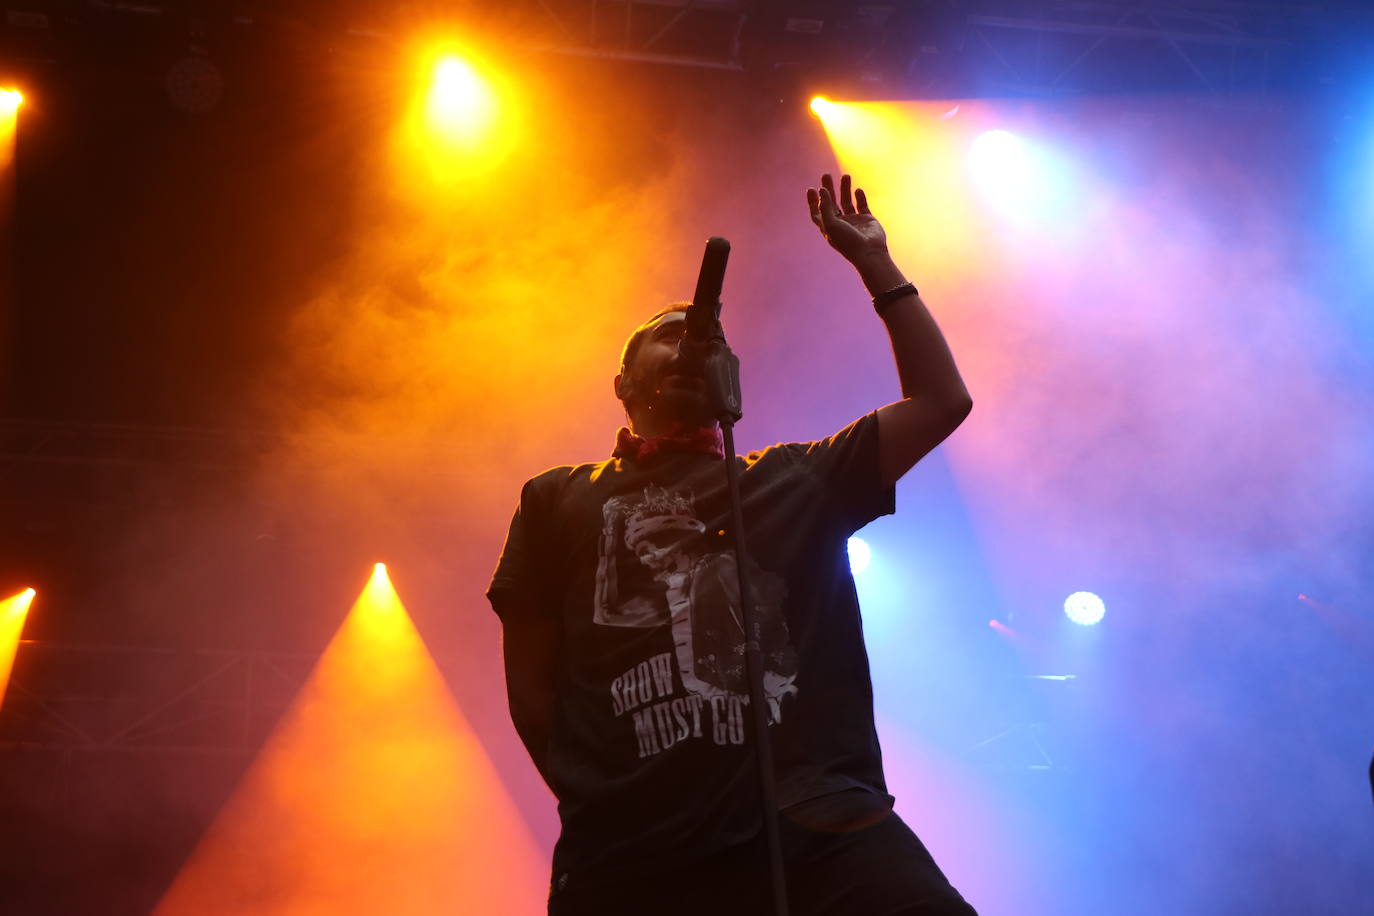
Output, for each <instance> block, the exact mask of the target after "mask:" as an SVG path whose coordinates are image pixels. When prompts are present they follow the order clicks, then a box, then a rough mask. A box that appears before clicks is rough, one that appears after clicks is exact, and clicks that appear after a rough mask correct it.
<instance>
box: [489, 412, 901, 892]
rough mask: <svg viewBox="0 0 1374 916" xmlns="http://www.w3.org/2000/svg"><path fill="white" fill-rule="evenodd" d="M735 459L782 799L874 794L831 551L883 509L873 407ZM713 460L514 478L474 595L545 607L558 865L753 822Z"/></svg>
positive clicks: (663, 862)
mask: <svg viewBox="0 0 1374 916" xmlns="http://www.w3.org/2000/svg"><path fill="white" fill-rule="evenodd" d="M736 461H737V462H739V467H740V471H741V474H740V489H741V493H742V496H743V500H744V518H745V527H746V531H747V542H748V550H747V553H748V563H749V568H748V573H749V578H750V590H751V591H752V592H753V593H754V607H755V614H757V615H758V619H759V621H760V625H761V631H762V637H763V638H762V649H763V654H764V661H765V664H764V668H765V675H764V690H765V693H766V695H767V697H768V705H769V721H770V724H771V728H770V735H771V736H772V740H773V750H774V759H775V765H776V771H777V778H778V801H779V805H780V806H782V807H786V806H788V805H791V804H795V803H798V802H802V801H805V800H807V799H810V798H816V797H818V796H821V795H826V794H829V793H833V792H839V791H843V790H845V789H852V788H861V789H866V790H868V791H870V792H876V793H880V794H886V786H885V784H884V781H883V773H882V761H881V755H880V751H879V748H878V738H877V733H876V731H875V729H874V726H873V692H872V684H871V681H870V678H869V669H868V656H867V653H866V652H865V650H864V644H863V637H862V632H861V628H860V621H859V605H858V598H857V596H856V594H855V590H854V580H853V577H852V576H851V574H850V570H849V560H848V552H847V541H848V538H849V536H850V535H851V534H852V533H853V532H854V531H856V530H858V529H859V528H861V527H863V526H864V525H865V524H867V523H868V522H869V521H871V520H873V519H874V518H876V517H878V516H880V515H885V514H888V513H890V512H892V511H893V488H892V487H890V486H888V487H884V486H883V485H882V484H881V481H880V477H879V471H878V420H877V416H876V414H869V415H868V416H865V417H863V418H861V419H859V420H857V421H855V422H854V423H852V424H850V425H849V426H847V427H845V428H844V429H842V430H840V431H839V432H838V433H836V434H835V435H833V436H831V437H829V438H828V439H824V440H821V441H818V442H804V443H789V444H782V445H775V446H771V447H769V448H766V449H764V450H763V451H761V452H754V453H751V454H749V455H748V456H747V457H744V458H737V459H736ZM721 465H722V462H721V461H720V460H719V459H716V458H712V457H710V456H709V455H703V454H699V453H669V454H665V455H658V456H655V457H654V458H652V459H650V460H647V461H645V462H644V463H643V464H637V463H635V462H634V461H630V460H624V459H620V458H612V459H610V460H607V461H603V462H600V463H598V464H583V465H578V466H575V467H558V468H553V469H552V470H549V471H546V472H544V473H543V474H540V475H539V476H537V477H535V478H533V479H532V480H530V481H529V482H528V483H526V484H525V487H524V489H523V491H522V492H521V496H520V506H519V508H518V509H517V511H516V513H515V517H514V519H513V520H512V522H511V527H510V533H509V535H508V537H507V539H506V545H505V548H504V550H503V551H502V554H501V560H500V563H499V564H498V566H497V569H496V573H495V575H494V576H493V578H492V582H491V586H490V588H489V590H488V593H487V594H488V597H489V598H491V600H492V604H493V606H494V607H496V609H497V610H498V612H502V613H511V611H510V610H509V609H510V608H514V607H523V608H527V609H528V610H529V612H530V613H537V614H546V615H550V616H552V617H556V618H557V619H558V620H559V621H561V627H562V634H563V642H562V646H563V649H562V654H561V659H560V671H559V675H558V685H559V686H558V701H557V706H556V711H555V715H554V726H553V734H552V738H551V743H550V747H549V756H548V762H549V763H548V770H549V778H550V783H551V788H552V789H553V791H554V794H555V795H556V796H557V797H558V810H559V817H560V819H561V822H562V832H561V835H560V837H559V840H558V844H557V846H556V848H555V850H554V870H555V872H558V873H573V874H577V875H584V876H586V877H587V878H593V877H595V876H603V877H613V876H614V875H615V874H616V873H617V872H619V871H621V870H635V871H640V872H643V871H646V870H656V869H657V868H659V867H662V868H668V867H674V866H677V865H681V864H683V863H684V861H685V860H687V859H689V858H692V857H696V856H699V855H705V854H707V853H709V852H711V851H713V850H715V849H718V848H720V847H721V846H725V845H728V844H732V843H735V842H740V841H742V840H744V839H747V838H748V837H750V836H752V835H753V834H754V833H755V832H756V831H757V830H758V829H759V820H758V801H757V797H758V796H757V788H756V765H755V764H754V763H753V759H752V756H751V752H750V751H749V750H748V749H747V744H748V730H749V716H750V712H749V708H748V705H749V700H748V693H749V691H748V685H747V683H746V680H745V669H744V645H743V642H744V640H743V630H742V627H741V625H740V623H739V607H738V606H739V601H738V597H739V587H738V570H737V567H736V565H735V559H734V555H733V552H732V550H731V547H730V537H729V534H728V527H729V524H728V519H729V502H728V490H727V486H726V481H725V472H724V468H723V467H722V466H721ZM507 591H509V592H511V593H513V595H514V596H515V597H518V599H519V600H516V601H505V600H502V599H503V597H504V596H502V595H499V594H498V593H501V592H507ZM519 676H520V672H519V671H511V672H508V677H515V678H518V677H519Z"/></svg>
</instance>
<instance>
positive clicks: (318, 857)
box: [155, 563, 548, 916]
mask: <svg viewBox="0 0 1374 916" xmlns="http://www.w3.org/2000/svg"><path fill="white" fill-rule="evenodd" d="M547 884H548V876H547V870H546V865H545V860H544V856H543V855H542V853H541V852H540V851H539V850H538V849H536V847H535V844H534V842H533V840H532V839H531V837H530V835H529V832H528V830H527V829H526V827H525V824H524V821H523V820H522V819H521V817H520V814H519V812H518V811H517V809H516V807H515V805H514V804H513V803H512V802H511V800H510V799H509V797H508V796H507V794H506V791H505V787H504V785H503V784H502V782H501V779H500V777H499V776H498V775H497V773H496V770H495V768H494V767H493V766H492V764H491V762H490V761H489V760H488V758H487V756H486V753H485V751H484V750H483V748H482V745H481V743H480V742H479V741H478V740H477V737H476V735H474V734H473V732H472V729H471V727H470V726H469V725H468V723H467V721H466V720H465V719H464V717H463V715H462V713H461V712H460V711H459V709H458V707H457V705H456V704H455V703H454V702H453V699H452V697H451V696H450V694H449V692H448V688H447V686H446V685H445V683H444V680H443V677H442V675H441V674H440V673H439V670H438V668H437V667H436V666H435V664H434V662H433V659H432V658H431V657H430V655H429V652H428V650H426V648H425V645H424V643H423V641H422V640H421V639H420V635H419V633H418V632H417V631H416V630H415V627H414V625H413V624H412V623H411V620H410V617H409V615H408V614H407V613H406V610H405V607H404V606H403V605H402V604H401V600H400V598H399V597H398V596H397V594H396V591H395V589H394V588H393V587H392V585H391V581H390V579H389V578H388V576H387V570H386V567H385V565H383V564H381V563H378V564H377V565H376V566H375V567H374V569H373V573H372V577H371V579H370V580H369V581H368V583H367V586H366V587H365V588H364V589H363V591H362V594H361V595H360V596H359V597H358V600H357V602H356V603H355V604H354V605H353V609H352V610H351V611H350V612H349V614H348V617H347V619H345V621H344V623H343V625H342V626H341V627H340V628H339V631H338V632H337V633H336V634H335V635H334V638H333V640H332V641H331V642H330V644H329V646H328V647H327V648H326V649H325V650H324V653H323V655H321V657H320V660H319V662H318V663H317V664H316V666H315V669H314V670H313V671H312V672H311V674H310V677H309V679H308V680H307V682H306V684H305V686H304V687H302V688H301V691H300V693H299V694H298V695H297V696H296V698H295V700H294V701H293V702H292V705H291V708H290V709H289V710H288V711H287V713H286V715H285V716H284V718H283V719H282V721H281V723H280V724H279V725H278V726H277V728H276V730H275V732H274V733H273V735H272V736H271V737H270V738H269V739H268V741H267V743H266V745H265V746H264V747H263V749H262V751H261V752H260V753H259V755H258V757H257V759H256V760H254V762H253V764H252V766H251V767H250V769H249V771H248V773H247V774H246V775H245V776H244V778H243V781H242V783H241V784H240V785H239V786H238V787H237V788H236V789H235V791H234V794H233V795H232V797H231V798H230V799H229V802H228V803H227V804H226V805H225V807H224V808H223V809H222V810H221V811H220V813H219V815H218V816H217V817H216V819H215V822H214V823H213V824H212V825H211V826H210V828H209V830H208V831H207V832H206V834H205V835H204V836H203V837H202V838H201V841H200V843H199V845H198V846H197V848H196V850H195V851H194V853H193V854H192V856H191V858H190V859H189V860H188V862H187V863H186V865H185V867H183V869H182V871H181V873H180V874H178V875H177V877H176V879H175V880H174V881H173V883H172V886H171V888H170V889H169V890H168V892H167V894H166V895H165V896H164V897H163V899H162V901H161V902H160V903H159V904H158V907H157V909H156V910H155V912H156V914H158V916H181V914H186V916H229V914H243V913H253V914H255V916H305V914H316V913H319V914H324V913H329V914H350V913H358V914H364V913H367V914H371V913H404V914H407V916H430V914H433V916H439V914H453V913H535V912H542V910H543V908H544V903H545V901H544V897H545V895H544V894H541V893H540V892H539V891H540V888H541V886H542V887H544V888H547Z"/></svg>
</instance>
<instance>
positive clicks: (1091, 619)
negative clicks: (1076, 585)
mask: <svg viewBox="0 0 1374 916" xmlns="http://www.w3.org/2000/svg"><path fill="white" fill-rule="evenodd" d="M1106 613H1107V605H1106V604H1105V603H1104V602H1103V601H1102V599H1101V598H1099V597H1097V596H1096V595H1094V594H1093V593H1092V592H1074V593H1073V594H1072V595H1070V596H1069V597H1067V598H1065V599H1064V616H1065V617H1068V618H1069V619H1070V620H1072V621H1073V622H1074V623H1076V624H1078V625H1079V626H1084V627H1090V626H1092V625H1094V624H1096V623H1099V622H1100V621H1101V620H1102V618H1103V617H1104V616H1106Z"/></svg>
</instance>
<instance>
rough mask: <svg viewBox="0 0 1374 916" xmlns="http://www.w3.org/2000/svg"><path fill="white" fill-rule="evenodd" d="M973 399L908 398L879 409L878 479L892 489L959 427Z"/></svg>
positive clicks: (970, 408)
mask: <svg viewBox="0 0 1374 916" xmlns="http://www.w3.org/2000/svg"><path fill="white" fill-rule="evenodd" d="M972 409H973V401H972V400H960V401H957V402H952V403H947V402H945V401H942V400H937V399H927V398H907V399H905V400H902V401H897V402H896V403H893V404H888V405H887V406H886V407H881V408H879V409H878V476H879V479H880V480H881V481H882V484H883V486H888V487H890V486H892V485H893V484H895V483H896V482H897V481H898V480H900V479H901V477H902V475H903V474H905V473H906V472H907V471H909V470H911V468H912V467H913V466H914V465H915V464H916V462H918V461H920V460H921V459H922V458H923V457H925V456H926V455H927V454H928V453H929V452H930V451H931V450H932V449H934V448H935V446H937V445H939V444H940V443H941V442H943V441H945V439H947V438H948V437H949V434H950V433H952V432H954V431H955V430H956V429H958V428H959V424H961V423H963V422H964V418H965V417H967V416H968V415H969V411H971V410H972Z"/></svg>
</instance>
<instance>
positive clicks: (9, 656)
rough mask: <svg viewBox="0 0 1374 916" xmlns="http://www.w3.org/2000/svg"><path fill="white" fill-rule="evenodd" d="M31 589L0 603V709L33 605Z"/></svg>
mask: <svg viewBox="0 0 1374 916" xmlns="http://www.w3.org/2000/svg"><path fill="white" fill-rule="evenodd" d="M35 594H37V593H36V592H35V591H34V590H33V589H31V588H26V589H24V590H23V591H22V592H20V593H19V594H17V595H13V596H11V597H9V598H6V599H5V600H4V601H0V708H3V707H4V705H5V690H6V688H8V687H9V683H10V671H11V670H13V668H14V655H15V653H16V652H17V651H18V650H19V636H20V634H21V633H23V632H24V621H25V620H26V619H28V616H29V605H31V604H32V603H33V596H34V595H35Z"/></svg>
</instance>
